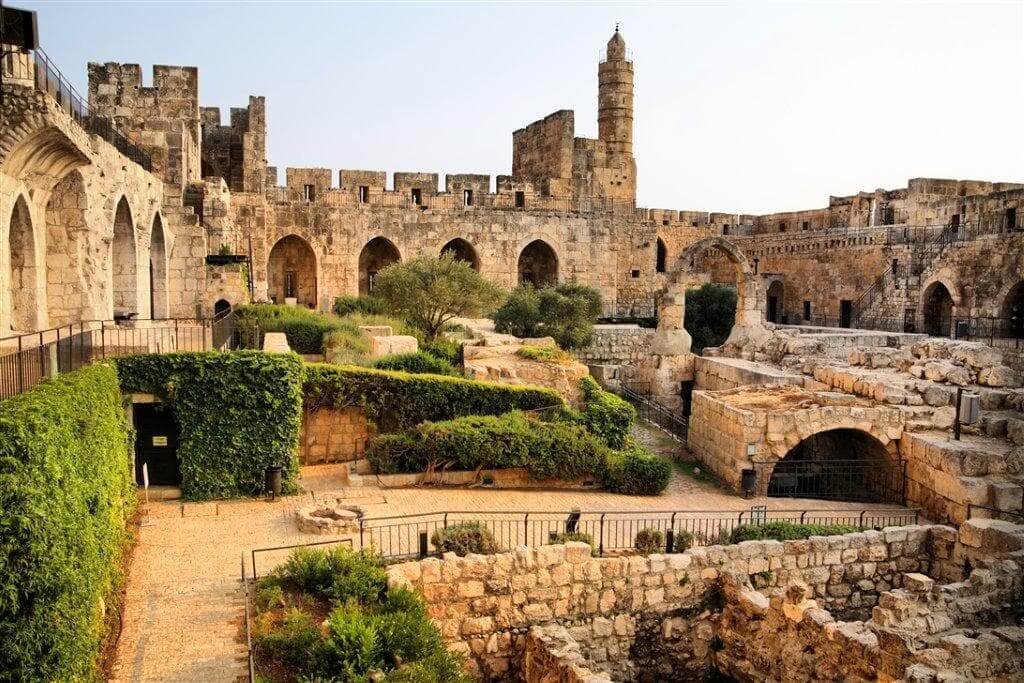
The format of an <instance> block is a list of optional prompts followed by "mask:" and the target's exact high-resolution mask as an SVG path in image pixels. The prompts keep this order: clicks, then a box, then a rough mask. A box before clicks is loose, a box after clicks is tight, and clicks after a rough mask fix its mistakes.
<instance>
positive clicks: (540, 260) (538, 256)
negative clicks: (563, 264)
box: [519, 240, 558, 288]
mask: <svg viewBox="0 0 1024 683" xmlns="http://www.w3.org/2000/svg"><path fill="white" fill-rule="evenodd" d="M526 283H530V284H532V285H533V286H534V287H538V288H540V287H553V286H554V285H557V284H558V256H557V255H556V254H555V250H554V249H552V248H551V247H550V246H549V245H548V243H547V242H545V241H544V240H534V241H532V242H530V243H529V244H527V245H526V248H525V249H523V251H522V253H521V254H519V284H521V285H522V284H526Z"/></svg>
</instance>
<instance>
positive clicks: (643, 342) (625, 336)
mask: <svg viewBox="0 0 1024 683" xmlns="http://www.w3.org/2000/svg"><path fill="white" fill-rule="evenodd" d="M653 337H654V329H653V328H647V327H640V326H639V325H595V326H594V337H593V340H592V341H591V342H590V345H589V346H587V347H586V348H585V349H580V350H578V351H575V352H574V355H575V356H576V357H577V358H579V359H580V361H581V362H583V363H587V364H602V365H633V364H636V363H639V362H640V361H641V360H642V359H643V358H644V357H646V356H648V355H650V348H651V339H652V338H653Z"/></svg>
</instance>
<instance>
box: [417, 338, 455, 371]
mask: <svg viewBox="0 0 1024 683" xmlns="http://www.w3.org/2000/svg"><path fill="white" fill-rule="evenodd" d="M420 349H421V350H422V351H423V352H424V353H429V354H430V355H431V356H433V357H434V358H437V359H439V360H443V361H445V362H447V363H448V364H450V365H451V366H452V367H455V368H458V367H461V366H462V364H463V360H462V344H460V343H459V342H457V341H450V340H448V339H437V340H435V341H432V342H423V343H422V344H420Z"/></svg>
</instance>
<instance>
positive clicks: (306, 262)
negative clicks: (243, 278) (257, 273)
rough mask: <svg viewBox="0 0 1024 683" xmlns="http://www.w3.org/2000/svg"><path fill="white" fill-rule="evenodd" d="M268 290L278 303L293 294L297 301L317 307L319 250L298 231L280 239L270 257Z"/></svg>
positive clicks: (268, 259)
mask: <svg viewBox="0 0 1024 683" xmlns="http://www.w3.org/2000/svg"><path fill="white" fill-rule="evenodd" d="M267 293H268V295H269V296H270V299H271V300H272V301H274V302H275V303H279V304H283V303H286V300H287V299H289V298H294V299H295V302H296V304H298V305H300V306H307V307H309V308H316V301H317V281H316V253H315V252H314V251H313V247H312V246H310V244H309V242H307V241H306V240H304V239H302V238H301V237H299V236H298V235H286V236H285V237H282V238H281V239H279V240H278V241H277V242H276V243H275V244H274V247H273V248H272V249H271V250H270V256H269V257H268V258H267Z"/></svg>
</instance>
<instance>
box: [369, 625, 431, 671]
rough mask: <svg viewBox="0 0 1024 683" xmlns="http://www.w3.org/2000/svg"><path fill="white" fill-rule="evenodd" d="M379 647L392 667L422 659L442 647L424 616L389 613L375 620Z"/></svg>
mask: <svg viewBox="0 0 1024 683" xmlns="http://www.w3.org/2000/svg"><path fill="white" fill-rule="evenodd" d="M374 627H375V630H376V632H377V641H378V647H379V648H380V651H381V653H382V654H383V656H384V659H385V660H386V661H387V663H388V664H390V666H392V667H396V666H399V665H400V664H401V663H402V662H414V661H417V660H421V659H425V658H427V657H429V656H430V655H432V654H433V653H435V652H437V651H439V650H441V648H443V647H444V645H443V641H442V640H441V633H440V631H438V630H437V627H436V626H434V625H433V624H432V623H430V619H428V618H427V615H426V613H424V612H389V613H387V614H380V615H377V616H376V618H375V619H374Z"/></svg>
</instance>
